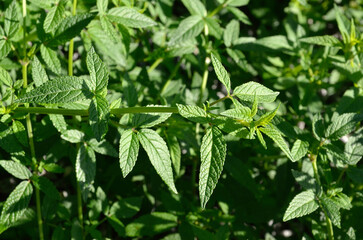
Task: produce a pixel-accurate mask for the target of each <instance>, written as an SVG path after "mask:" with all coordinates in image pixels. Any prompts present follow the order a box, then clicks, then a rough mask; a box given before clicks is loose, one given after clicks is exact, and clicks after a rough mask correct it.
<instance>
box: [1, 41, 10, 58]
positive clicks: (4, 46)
mask: <svg viewBox="0 0 363 240" xmlns="http://www.w3.org/2000/svg"><path fill="white" fill-rule="evenodd" d="M10 50H11V43H10V41H9V40H6V39H0V60H1V59H3V58H4V57H6V56H7V55H8V54H9V52H10Z"/></svg>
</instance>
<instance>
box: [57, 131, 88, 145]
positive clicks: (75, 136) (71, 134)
mask: <svg viewBox="0 0 363 240" xmlns="http://www.w3.org/2000/svg"><path fill="white" fill-rule="evenodd" d="M61 138H63V139H64V140H66V141H68V142H71V143H80V142H82V141H83V138H84V133H83V132H81V131H79V130H77V129H70V130H66V131H65V132H63V133H62V135H61Z"/></svg>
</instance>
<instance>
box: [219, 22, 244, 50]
mask: <svg viewBox="0 0 363 240" xmlns="http://www.w3.org/2000/svg"><path fill="white" fill-rule="evenodd" d="M239 28H240V26H239V22H238V21H236V20H232V21H230V22H229V23H228V24H227V26H226V30H225V31H224V34H223V40H224V44H225V45H226V46H227V47H230V46H231V45H232V44H233V42H234V41H235V40H236V39H238V37H239Z"/></svg>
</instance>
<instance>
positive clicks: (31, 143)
mask: <svg viewBox="0 0 363 240" xmlns="http://www.w3.org/2000/svg"><path fill="white" fill-rule="evenodd" d="M22 10H23V60H22V61H21V70H22V71H21V72H22V77H23V88H24V89H26V88H27V87H28V57H27V53H26V49H27V44H26V0H22ZM28 106H29V104H27V105H25V108H27V107H28ZM26 129H27V133H28V140H29V147H30V155H31V158H32V163H33V165H34V174H36V175H37V174H38V163H37V159H36V155H35V147H34V139H33V127H32V122H31V119H30V114H27V115H26ZM35 202H36V208H37V220H38V230H39V239H40V240H44V233H43V219H42V211H41V207H40V206H41V204H40V193H39V189H38V188H35Z"/></svg>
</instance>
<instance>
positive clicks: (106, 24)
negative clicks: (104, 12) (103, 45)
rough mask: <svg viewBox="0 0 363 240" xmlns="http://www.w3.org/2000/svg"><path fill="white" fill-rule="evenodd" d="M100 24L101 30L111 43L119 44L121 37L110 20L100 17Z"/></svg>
mask: <svg viewBox="0 0 363 240" xmlns="http://www.w3.org/2000/svg"><path fill="white" fill-rule="evenodd" d="M100 23H101V26H102V29H103V30H104V31H105V32H106V34H107V35H108V36H109V37H110V38H111V39H112V41H113V42H115V43H119V44H120V43H121V37H120V36H119V33H118V31H117V30H116V29H115V27H114V26H113V24H112V22H111V20H109V19H108V17H107V16H100ZM121 44H122V43H121Z"/></svg>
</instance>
